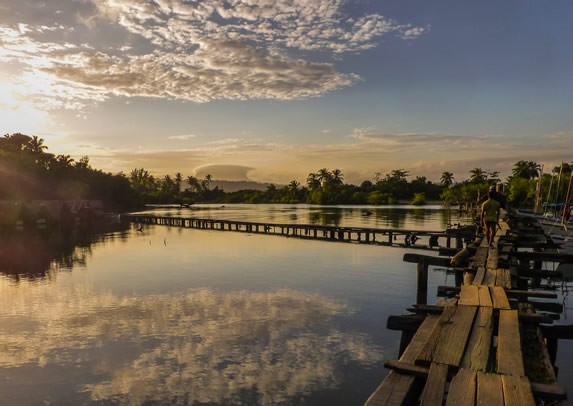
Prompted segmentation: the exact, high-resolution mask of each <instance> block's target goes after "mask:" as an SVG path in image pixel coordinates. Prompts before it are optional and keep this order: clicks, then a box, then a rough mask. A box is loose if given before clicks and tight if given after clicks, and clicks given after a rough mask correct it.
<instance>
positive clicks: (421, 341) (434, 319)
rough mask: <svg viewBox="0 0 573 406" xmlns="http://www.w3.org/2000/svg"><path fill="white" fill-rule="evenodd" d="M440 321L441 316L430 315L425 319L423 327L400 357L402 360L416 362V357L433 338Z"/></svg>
mask: <svg viewBox="0 0 573 406" xmlns="http://www.w3.org/2000/svg"><path fill="white" fill-rule="evenodd" d="M439 320H440V316H438V315H435V314H429V315H427V316H426V318H425V319H424V322H423V323H422V325H421V326H420V327H419V328H418V331H416V334H415V335H414V337H413V338H412V341H410V344H409V345H408V347H407V348H406V350H405V351H404V353H403V354H402V356H401V357H400V360H402V361H406V362H412V363H413V362H414V361H415V360H416V356H417V355H418V354H419V353H420V351H421V350H422V348H423V347H424V345H425V344H426V342H427V341H428V338H429V337H430V336H431V334H432V332H433V331H434V329H435V328H436V326H437V325H438V321H439Z"/></svg>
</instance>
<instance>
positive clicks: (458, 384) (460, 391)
mask: <svg viewBox="0 0 573 406" xmlns="http://www.w3.org/2000/svg"><path fill="white" fill-rule="evenodd" d="M475 401H476V373H475V372H474V371H472V370H471V369H465V368H462V369H460V370H459V372H458V373H457V375H456V376H454V379H452V382H451V383H450V391H449V393H448V399H447V400H446V406H473V405H475Z"/></svg>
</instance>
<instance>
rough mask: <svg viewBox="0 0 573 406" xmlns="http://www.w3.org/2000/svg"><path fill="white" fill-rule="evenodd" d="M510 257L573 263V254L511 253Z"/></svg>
mask: <svg viewBox="0 0 573 406" xmlns="http://www.w3.org/2000/svg"><path fill="white" fill-rule="evenodd" d="M510 255H511V256H513V257H515V258H517V259H520V260H526V261H543V262H561V263H568V264H572V263H573V254H564V253H560V252H529V251H514V252H511V253H510Z"/></svg>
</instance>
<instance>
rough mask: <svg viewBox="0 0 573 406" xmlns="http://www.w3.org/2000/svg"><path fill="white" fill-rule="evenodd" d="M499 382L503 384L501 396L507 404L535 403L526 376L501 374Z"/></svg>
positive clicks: (521, 405)
mask: <svg viewBox="0 0 573 406" xmlns="http://www.w3.org/2000/svg"><path fill="white" fill-rule="evenodd" d="M501 383H502V386H503V397H504V400H505V404H506V405H507V406H534V405H535V400H534V399H533V393H532V392H531V385H530V384H529V379H527V378H526V377H524V376H509V375H503V376H502V377H501Z"/></svg>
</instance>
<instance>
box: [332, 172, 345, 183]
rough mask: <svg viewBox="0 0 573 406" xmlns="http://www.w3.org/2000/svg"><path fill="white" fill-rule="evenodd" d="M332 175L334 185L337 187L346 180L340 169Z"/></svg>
mask: <svg viewBox="0 0 573 406" xmlns="http://www.w3.org/2000/svg"><path fill="white" fill-rule="evenodd" d="M331 175H332V183H335V184H337V185H342V181H343V180H344V175H343V174H342V171H341V170H340V169H335V170H333V171H332V172H331Z"/></svg>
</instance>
